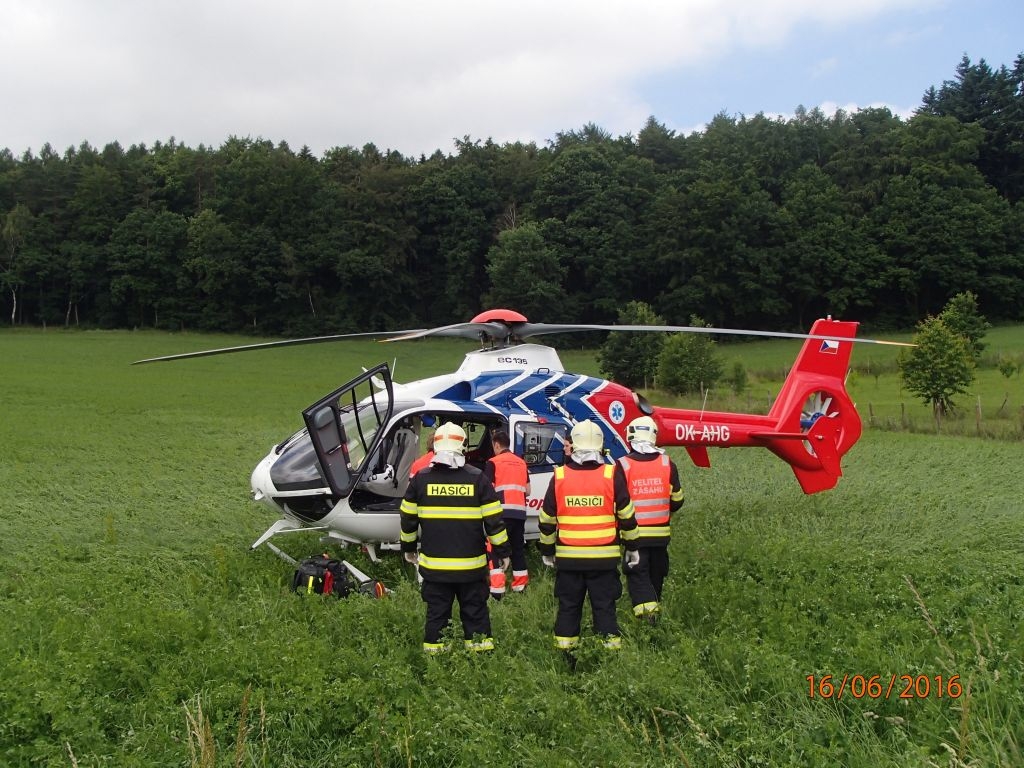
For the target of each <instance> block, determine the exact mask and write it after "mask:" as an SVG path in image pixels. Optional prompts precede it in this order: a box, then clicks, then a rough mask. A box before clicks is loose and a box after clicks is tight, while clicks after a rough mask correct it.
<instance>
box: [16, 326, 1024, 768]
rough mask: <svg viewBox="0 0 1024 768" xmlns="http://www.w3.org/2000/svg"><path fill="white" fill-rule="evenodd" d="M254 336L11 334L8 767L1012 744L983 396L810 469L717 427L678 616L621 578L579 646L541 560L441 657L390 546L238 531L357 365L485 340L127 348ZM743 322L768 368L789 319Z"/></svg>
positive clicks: (1016, 489)
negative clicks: (429, 649)
mask: <svg viewBox="0 0 1024 768" xmlns="http://www.w3.org/2000/svg"><path fill="white" fill-rule="evenodd" d="M997 331H998V332H999V333H1000V334H1001V333H1003V330H1002V329H997ZM1005 333H1006V339H1007V341H1006V344H1007V345H1008V346H1007V353H1009V350H1011V349H1012V345H1013V344H1014V343H1015V341H1016V340H1017V339H1019V338H1021V336H1020V335H1019V334H1020V332H1019V331H1015V330H1012V329H1007V330H1006V331H1005ZM996 337H997V333H996V332H993V333H992V334H991V335H990V341H993V342H994V341H995V339H996ZM237 343H246V340H245V339H239V338H237V337H213V336H200V335H169V334H160V333H148V332H141V333H140V332H136V333H130V332H55V331H46V332H42V331H27V330H15V331H10V330H5V331H0V522H2V524H3V527H2V531H3V535H2V537H0V562H2V563H3V567H2V570H0V626H2V630H0V681H2V683H3V684H2V685H0V765H4V766H41V765H45V766H83V767H84V766H100V765H103V766H140V767H141V766H157V765H159V766H165V765H168V766H214V765H217V766H236V765H239V766H274V767H277V766H285V767H291V766H295V767H296V768H297V767H299V766H302V767H303V768H309V767H310V766H324V767H326V766H464V765H467V766H468V765H473V766H483V765H494V764H502V765H506V766H664V765H673V766H675V765H678V766H720V765H722V766H781V765H785V766H820V765H845V766H871V768H880V767H881V766H922V767H923V766H951V767H956V766H1019V765H1024V639H1022V635H1024V633H1022V631H1021V620H1022V618H1024V513H1022V505H1021V500H1022V499H1024V472H1021V471H1020V468H1021V466H1022V464H1024V442H1021V441H1019V440H996V439H978V438H975V437H970V436H965V435H966V434H969V433H970V431H971V429H973V426H974V421H973V417H972V416H968V417H965V418H966V420H967V428H966V429H965V435H949V434H942V435H938V436H936V435H934V434H928V431H927V429H925V430H923V431H922V432H920V433H911V432H901V431H890V430H889V429H881V428H879V429H871V428H868V429H866V430H865V435H864V437H863V438H862V440H861V442H860V443H859V444H858V445H856V446H855V447H854V449H853V450H852V451H851V452H850V454H849V455H848V456H847V457H846V460H845V462H844V469H845V473H846V474H845V477H844V478H843V479H842V480H841V482H840V485H839V486H838V487H837V488H836V489H835V490H833V491H830V492H827V493H823V494H818V495H815V496H804V495H803V494H802V493H801V492H800V490H799V487H798V485H797V483H796V481H795V480H794V478H793V476H792V473H791V472H790V470H789V468H788V467H786V466H785V464H783V463H782V462H780V461H779V460H778V459H776V458H774V457H773V456H771V455H770V454H768V453H767V451H758V450H738V449H737V450H719V451H717V452H716V451H712V468H711V469H710V470H698V469H696V468H694V467H693V466H692V465H690V464H689V463H688V461H687V459H686V458H685V454H682V453H680V454H678V455H676V459H677V461H678V463H679V465H680V469H681V472H682V477H683V483H684V488H685V490H686V493H687V503H686V505H685V506H684V508H683V510H682V511H681V512H680V513H679V515H678V517H677V519H676V521H675V523H674V530H675V533H674V538H673V543H672V549H671V556H672V561H673V572H672V574H671V576H670V578H669V582H668V584H667V592H666V599H665V618H664V620H663V621H662V623H661V624H660V625H659V626H657V627H656V628H653V629H652V628H649V627H646V626H643V627H640V626H636V625H634V624H633V623H632V622H631V619H630V617H629V609H628V605H627V601H626V600H625V599H624V600H623V601H622V603H621V605H620V609H621V614H620V619H621V621H622V624H623V628H624V648H623V650H622V651H621V652H619V653H618V654H615V655H607V654H605V653H603V652H602V651H601V649H599V648H598V647H597V646H596V644H585V645H584V647H583V649H582V652H581V659H580V665H579V667H578V669H577V671H576V672H575V674H572V673H570V672H569V671H568V669H567V668H566V667H565V666H564V664H563V661H562V659H561V658H560V657H559V655H558V654H557V653H556V652H555V651H554V650H553V649H552V648H551V629H552V622H553V619H554V611H555V601H554V599H553V596H552V594H551V592H552V584H553V581H552V578H551V577H550V575H549V574H547V573H544V572H542V571H541V569H540V567H539V562H537V561H536V558H535V559H534V561H533V562H532V570H533V582H532V585H531V587H530V590H529V591H528V593H527V594H525V595H522V596H516V597H515V599H513V598H512V597H510V598H509V599H506V600H505V601H503V602H502V603H500V604H497V605H494V606H493V607H492V610H491V614H492V621H493V624H494V633H495V640H496V643H497V646H498V648H497V651H496V652H495V653H493V654H491V655H488V656H484V657H472V656H469V655H466V654H464V653H462V652H461V651H460V652H454V653H452V654H450V655H447V656H444V657H441V658H436V659H433V658H431V659H428V658H424V657H423V655H422V653H421V651H420V640H421V632H422V621H423V605H422V603H421V602H420V600H419V596H418V593H417V590H416V587H415V583H414V582H413V581H412V579H411V573H410V572H408V571H406V570H404V569H403V567H402V566H401V565H400V564H399V562H398V558H396V557H393V556H390V557H388V558H387V560H386V562H384V563H382V564H380V565H377V566H373V565H371V564H369V562H368V560H367V559H366V557H365V556H364V555H363V554H362V553H359V552H355V551H351V550H350V551H347V552H345V553H344V556H345V557H347V558H349V559H351V560H353V561H354V562H356V563H357V564H358V565H360V567H363V568H364V570H367V571H370V572H372V573H373V574H374V575H376V576H379V577H381V578H383V579H384V580H385V582H386V583H387V584H388V585H389V586H390V587H392V588H393V590H394V591H393V594H392V595H391V597H390V598H389V599H387V600H384V601H374V600H370V599H369V598H362V597H353V598H350V599H348V600H344V601H336V600H333V599H321V598H319V597H314V598H309V597H301V596H297V595H294V594H292V593H291V592H290V591H289V588H288V587H289V583H290V578H291V572H290V570H289V568H288V566H287V565H286V564H285V563H283V562H282V561H281V560H279V559H278V558H276V557H275V556H274V555H273V554H272V553H270V552H269V551H265V550H261V551H257V552H249V550H248V546H249V544H250V543H251V542H252V541H253V540H254V539H255V538H256V537H257V536H259V535H260V534H261V533H262V532H263V531H264V530H265V529H266V527H267V526H268V525H269V524H270V523H271V522H272V520H273V515H272V514H271V513H270V512H269V511H267V510H265V509H264V508H262V507H259V506H257V505H256V504H254V503H253V502H251V501H250V500H249V498H248V490H249V489H248V476H249V472H250V471H251V469H252V467H253V466H254V465H255V464H256V462H257V461H258V460H259V459H260V458H261V457H262V456H263V455H264V454H265V453H266V451H267V450H268V448H269V447H270V446H271V445H272V444H273V443H275V442H277V441H279V440H280V439H282V438H283V437H285V436H287V435H288V434H290V433H291V432H292V431H294V430H295V429H297V428H298V427H299V426H300V422H301V418H300V416H299V411H300V409H301V408H303V407H305V406H306V405H308V404H310V403H312V402H313V401H314V400H316V399H317V398H318V397H319V396H320V395H322V394H324V393H326V392H327V391H328V390H330V389H331V388H333V387H334V386H335V385H337V384H339V383H341V382H342V381H343V380H345V379H347V378H350V377H351V376H353V375H355V374H356V373H357V372H358V371H359V366H360V365H367V366H369V365H371V364H373V363H376V362H380V361H381V360H388V361H389V362H390V361H392V359H393V358H394V357H395V356H397V358H398V360H397V373H396V377H397V379H398V380H400V381H401V380H409V379H413V378H419V377H422V376H426V375H431V374H436V373H441V372H446V371H450V370H452V369H454V367H455V366H456V365H457V363H458V361H459V359H460V357H461V353H462V351H464V350H465V349H466V346H465V345H461V344H458V343H454V342H445V341H436V342H434V341H431V342H419V343H415V344H409V345H399V344H389V345H380V344H375V343H371V342H358V343H351V344H349V343H346V344H336V345H317V346H308V347H296V348H288V349H281V350H276V351H272V352H258V353H252V354H249V355H236V356H224V357H216V358H207V359H199V360H191V361H183V362H179V363H172V364H162V365H151V366H137V367H131V366H129V363H130V362H131V361H132V360H136V359H139V358H143V357H150V356H155V355H161V354H171V353H176V352H182V351H187V350H192V349H202V348H207V347H216V346H225V345H230V344H237ZM1000 343H1002V342H1000ZM748 346H749V349H744V350H743V352H744V353H745V354H748V357H747V358H746V359H747V360H751V361H752V360H753V359H754V357H753V353H752V352H751V350H755V349H756V350H757V351H756V354H757V355H763V358H759V359H762V360H763V361H764V362H758V363H757V364H756V365H755V364H754V363H753V362H750V363H748V367H749V368H750V369H751V371H755V370H762V369H763V370H765V371H772V370H778V371H779V372H780V373H779V380H781V372H782V371H783V369H784V368H785V366H786V365H787V364H788V362H790V361H791V355H792V351H791V348H790V347H789V346H788V345H786V344H785V343H780V344H779V345H776V346H775V347H774V349H775V350H776V351H775V353H774V354H775V357H774V358H773V357H772V356H771V355H772V353H771V349H773V347H772V345H757V346H756V347H755V346H754V345H744V347H748ZM993 346H995V344H994V343H993ZM1018 348H1019V347H1018ZM736 349H738V348H730V349H729V354H732V353H733V352H734V351H736ZM860 358H861V350H858V353H857V355H855V358H854V365H855V366H856V365H858V362H859V361H860ZM563 359H564V361H565V362H566V363H567V365H568V366H569V367H571V368H573V369H574V370H581V371H584V372H592V373H596V366H595V365H594V363H593V358H592V356H591V355H589V353H586V352H580V351H577V352H572V353H566V354H564V355H563ZM982 373H985V372H984V371H983V372H982ZM989 374H990V375H991V376H992V379H991V381H986V382H982V383H980V384H979V386H983V387H987V388H988V389H986V390H985V391H986V392H989V394H987V395H983V408H984V407H985V406H984V403H985V402H986V401H987V400H988V398H989V396H990V395H991V396H992V397H993V398H994V399H995V400H1000V401H1001V400H1002V393H1001V389H1002V388H1004V387H1017V390H1016V394H1014V395H1013V398H1015V399H1012V403H1011V405H1012V408H1013V409H1017V411H1019V409H1020V405H1021V400H1022V398H1021V395H1020V387H1021V380H1020V379H1019V378H1013V379H1010V380H1004V379H1002V377H1000V376H999V374H998V373H997V372H994V371H989V372H988V373H987V374H986V375H989ZM886 377H892V378H890V379H889V382H890V384H893V385H894V386H895V374H893V373H882V374H880V376H879V378H878V380H877V383H876V381H875V379H874V376H873V375H870V374H865V373H860V372H858V373H857V374H855V379H853V380H851V391H853V393H854V396H855V399H857V400H858V402H859V405H860V408H861V410H862V411H864V410H865V409H864V405H863V403H864V402H865V400H868V401H871V402H873V403H876V405H875V407H876V408H877V409H882V408H883V407H884V408H895V409H896V410H895V411H894V413H897V414H898V413H899V403H900V396H899V393H898V387H896V388H895V392H893V391H891V390H893V387H886V386H885V384H886V380H887V378H886ZM756 386H758V387H764V388H765V389H766V390H770V389H771V388H772V387H773V386H774V387H775V388H776V389H777V387H778V382H777V381H776V382H775V383H774V384H773V383H772V381H771V380H770V379H769V378H768V377H765V379H764V380H762V379H760V378H757V382H756ZM871 386H877V387H878V388H879V389H878V390H877V398H876V392H875V391H873V390H871V389H870V387H871ZM755 395H757V396H759V393H758V392H757V390H756V389H755V385H754V384H752V386H751V392H750V396H751V397H755ZM744 397H745V396H740V397H739V398H734V399H735V400H737V401H738V402H737V403H736V405H738V406H740V407H742V405H743V402H742V401H743V398H744ZM652 399H654V400H655V401H656V402H657V401H658V400H657V398H656V397H653V396H652ZM755 399H756V398H755ZM876 399H877V402H876ZM968 405H970V404H968ZM908 407H909V404H908ZM922 408H923V406H922ZM970 413H971V411H970V410H969V409H968V414H970ZM864 416H865V421H867V415H866V414H864ZM927 417H928V414H927V411H925V412H924V418H925V419H927ZM993 418H994V417H993ZM1014 418H1016V417H1014ZM1008 424H1010V425H1011V426H1012V424H1013V420H1012V419H1009V421H1008ZM880 426H884V425H880ZM1017 427H1018V429H1019V423H1018V424H1017ZM1011 431H1012V430H1011ZM285 546H286V548H287V549H288V550H289V551H291V552H292V554H295V555H300V556H301V555H308V554H311V553H313V552H315V551H317V550H318V548H319V544H318V542H317V539H316V536H315V535H314V534H308V535H307V534H302V535H299V536H297V537H296V538H294V539H291V540H288V541H286V542H285ZM586 631H587V630H586V629H585V633H586ZM827 675H831V676H832V677H831V678H830V679H827V680H824V682H823V679H824V676H827ZM874 675H878V676H879V677H878V678H875V679H874V680H872V677H873V676H874ZM809 676H812V677H813V680H809V679H808V678H809ZM893 676H895V679H894V677H893ZM903 676H907V677H906V678H905V679H904V678H903ZM954 676H958V677H956V678H954ZM844 678H846V683H845V684H843V682H842V681H843V679H844ZM908 680H909V682H910V684H911V685H910V688H909V690H908V689H907V681H908ZM950 680H953V681H954V682H953V685H952V686H951V685H950ZM890 681H892V682H893V687H892V689H891V690H886V689H888V688H889V684H890ZM812 685H813V691H814V696H813V697H812V696H811V690H812ZM830 685H831V686H833V687H832V688H830V687H829V686H830ZM925 685H927V689H925ZM841 686H842V688H843V694H842V696H839V694H838V690H839V689H840V687H841ZM940 689H941V691H940ZM940 692H941V694H942V695H941V696H940V695H939V693H940ZM901 693H903V694H905V695H904V697H902V698H901V697H900V694H901Z"/></svg>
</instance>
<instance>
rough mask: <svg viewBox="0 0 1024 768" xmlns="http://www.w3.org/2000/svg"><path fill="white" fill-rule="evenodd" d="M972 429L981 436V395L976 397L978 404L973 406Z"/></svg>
mask: <svg viewBox="0 0 1024 768" xmlns="http://www.w3.org/2000/svg"><path fill="white" fill-rule="evenodd" d="M974 429H975V430H976V432H977V433H978V435H981V395H978V403H977V404H976V405H975V406H974Z"/></svg>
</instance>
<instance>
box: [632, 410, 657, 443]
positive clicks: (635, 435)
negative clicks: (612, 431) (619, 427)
mask: <svg viewBox="0 0 1024 768" xmlns="http://www.w3.org/2000/svg"><path fill="white" fill-rule="evenodd" d="M626 440H628V441H629V442H631V443H650V444H651V445H657V444H658V425H657V423H656V422H655V421H654V419H652V418H651V417H650V416H638V417H637V418H635V419H633V420H632V421H631V422H629V425H628V426H627V427H626Z"/></svg>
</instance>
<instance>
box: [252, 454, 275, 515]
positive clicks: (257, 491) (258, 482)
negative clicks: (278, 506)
mask: <svg viewBox="0 0 1024 768" xmlns="http://www.w3.org/2000/svg"><path fill="white" fill-rule="evenodd" d="M274 459H275V455H274V453H273V451H271V453H269V454H268V455H267V456H265V457H264V458H263V460H262V461H260V463H259V464H257V465H256V468H255V469H253V471H252V475H251V476H250V477H249V485H250V487H251V489H252V490H251V494H252V498H253V501H266V503H268V504H272V505H273V501H272V499H273V494H274V482H273V480H271V479H270V467H271V465H272V464H273V463H274Z"/></svg>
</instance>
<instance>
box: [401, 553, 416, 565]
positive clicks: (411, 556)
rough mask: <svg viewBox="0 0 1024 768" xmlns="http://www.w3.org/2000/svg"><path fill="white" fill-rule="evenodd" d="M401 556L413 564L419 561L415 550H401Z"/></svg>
mask: <svg viewBox="0 0 1024 768" xmlns="http://www.w3.org/2000/svg"><path fill="white" fill-rule="evenodd" d="M402 557H404V558H405V562H407V563H412V564H413V565H416V563H418V562H419V557H418V556H417V555H416V553H415V552H403V553H402Z"/></svg>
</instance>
